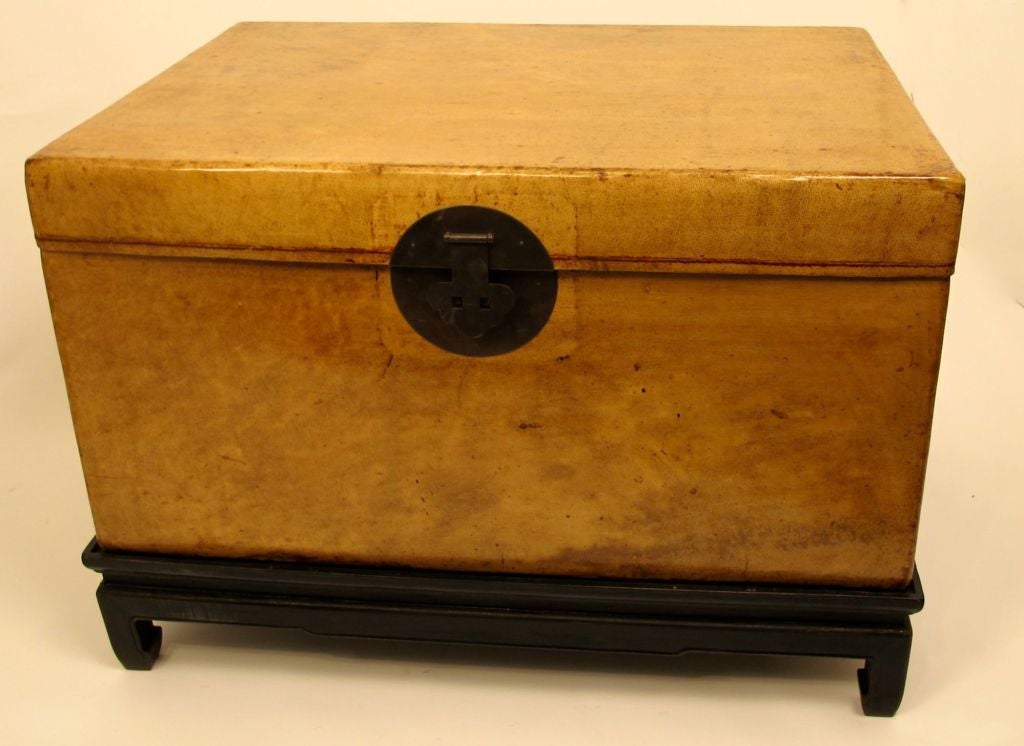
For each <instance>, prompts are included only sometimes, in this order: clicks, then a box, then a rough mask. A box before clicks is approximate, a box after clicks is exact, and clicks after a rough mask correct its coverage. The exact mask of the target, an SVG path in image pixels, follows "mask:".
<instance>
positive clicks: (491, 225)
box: [390, 206, 558, 356]
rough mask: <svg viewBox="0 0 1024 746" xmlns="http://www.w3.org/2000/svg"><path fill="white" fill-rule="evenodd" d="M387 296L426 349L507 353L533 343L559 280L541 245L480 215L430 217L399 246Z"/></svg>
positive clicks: (482, 210)
mask: <svg viewBox="0 0 1024 746" xmlns="http://www.w3.org/2000/svg"><path fill="white" fill-rule="evenodd" d="M390 267H391V289H392V293H393V294H394V297H395V302H396V303H397V305H398V308H399V310H400V311H401V312H402V315H403V316H404V317H405V319H406V320H407V321H408V322H409V325H410V326H412V328H413V329H415V330H416V331H417V332H418V333H419V334H420V335H421V336H423V337H424V338H425V339H427V340H428V341H430V342H432V343H433V344H435V345H437V346H438V347H441V348H442V349H445V350H448V351H449V352H455V353H458V354H461V355H473V356H487V355H500V354H502V353H505V352H511V351H512V350H514V349H517V348H518V347H521V346H522V345H524V344H526V343H527V342H529V341H530V340H531V339H533V338H534V337H535V336H536V335H537V334H538V333H540V331H541V329H543V328H544V325H545V324H546V323H547V321H548V318H549V317H550V316H551V312H552V310H553V309H554V306H555V299H556V296H557V293H558V276H557V274H556V273H555V270H554V265H553V264H552V262H551V257H550V256H548V253H547V250H546V249H545V248H544V246H543V244H541V242H540V240H539V239H538V238H537V237H536V236H535V235H534V234H533V233H532V232H531V231H530V230H529V229H528V228H527V227H526V226H524V225H523V224H522V223H520V222H519V221H518V220H516V219H515V218H513V217H512V216H510V215H506V214H505V213H503V212H501V211H499V210H494V209H491V208H487V207H477V206H460V207H449V208H445V209H443V210H438V211H437V212H433V213H430V214H429V215H426V216H424V217H422V218H420V219H419V220H417V221H416V222H415V223H413V225H412V226H410V228H409V229H408V230H407V231H406V232H405V234H404V235H403V236H402V237H401V239H399V241H398V244H397V245H396V246H395V250H394V252H393V253H392V256H391V262H390Z"/></svg>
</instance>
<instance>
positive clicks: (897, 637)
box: [82, 539, 924, 715]
mask: <svg viewBox="0 0 1024 746" xmlns="http://www.w3.org/2000/svg"><path fill="white" fill-rule="evenodd" d="M82 561H83V563H84V564H85V566H86V567H88V568H90V569H92V570H95V571H97V572H100V573H102V574H103V581H102V582H101V583H100V585H99V588H98V589H97V591H96V596H97V598H98V600H99V605H100V612H101V613H102V615H103V621H104V623H105V624H106V628H107V634H108V635H109V637H110V643H111V645H112V646H113V648H114V653H115V655H117V658H118V660H120V661H121V663H122V665H124V667H125V668H129V669H134V670H147V669H149V668H152V666H153V663H154V662H155V660H156V658H157V656H158V655H159V652H160V642H161V639H162V632H161V629H160V627H157V626H155V625H154V624H153V621H154V620H164V621H176V622H180V621H190V622H195V621H201V622H217V623H222V624H247V625H257V626H266V627H289V628H297V629H303V630H306V631H307V632H311V633H314V634H324V635H341V636H347V637H373V638H385V639H400V640H423V641H432V642H445V643H475V644H491V645H518V646H529V647H546V648H563V649H574V650H599V651H613V652H622V653H662V654H679V653H685V652H689V651H715V652H735V653H764V654H782V655H818V656H831V657H837V658H862V659H864V660H865V662H866V663H865V666H864V668H862V669H860V670H859V671H858V678H859V682H860V692H861V702H862V705H863V708H864V713H865V714H866V715H893V714H895V712H896V710H897V709H898V708H899V705H900V700H901V699H902V697H903V688H904V684H905V681H906V675H907V664H908V661H909V658H910V644H911V635H912V633H911V627H910V619H909V615H910V614H913V613H915V612H917V611H920V610H921V608H922V607H923V606H924V594H923V592H922V590H921V583H920V580H919V578H918V576H917V572H916V570H915V573H914V579H913V581H912V582H911V584H910V586H909V587H908V588H907V589H905V590H902V591H864V590H851V589H842V588H814V587H798V586H763V585H745V584H712V583H673V582H663V581H654V582H651V581H631V580H595V579H585V578H565V577H544V576H527V575H498V574H480V573H456V572H434V571H424V570H400V569H388V568H373V567H353V566H340V565H324V564H312V563H299V562H285V561H250V560H226V559H206V558H193V557H175V556H163V555H155V554H133V553H125V552H108V551H105V550H103V549H102V548H100V546H99V545H98V544H97V543H96V540H95V539H94V540H93V541H91V542H90V543H89V545H88V546H87V547H86V549H85V551H84V553H83V555H82Z"/></svg>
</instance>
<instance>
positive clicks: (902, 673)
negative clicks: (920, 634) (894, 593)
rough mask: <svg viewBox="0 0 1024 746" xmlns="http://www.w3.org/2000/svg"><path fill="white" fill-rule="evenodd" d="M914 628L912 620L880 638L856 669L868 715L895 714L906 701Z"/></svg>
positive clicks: (889, 715)
mask: <svg viewBox="0 0 1024 746" xmlns="http://www.w3.org/2000/svg"><path fill="white" fill-rule="evenodd" d="M912 638H913V631H912V630H911V628H910V620H909V619H908V620H907V622H906V626H905V628H904V630H903V631H902V633H901V634H899V635H897V636H894V637H890V638H888V639H886V640H884V641H881V642H880V643H879V645H878V647H877V649H876V650H875V652H874V654H873V655H870V656H868V657H867V662H866V665H865V666H864V668H862V669H860V670H859V671H857V681H858V682H859V683H860V701H861V707H863V709H864V714H865V715H875V716H878V717H892V716H893V715H895V714H896V710H898V709H899V706H900V702H901V701H902V700H903V689H904V687H905V686H906V683H907V667H908V665H909V663H910V644H911V640H912Z"/></svg>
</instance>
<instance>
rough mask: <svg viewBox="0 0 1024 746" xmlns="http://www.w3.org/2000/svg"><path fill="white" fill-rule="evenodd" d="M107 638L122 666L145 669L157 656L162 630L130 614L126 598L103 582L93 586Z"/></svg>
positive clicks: (130, 668) (130, 610)
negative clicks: (95, 586)
mask: <svg viewBox="0 0 1024 746" xmlns="http://www.w3.org/2000/svg"><path fill="white" fill-rule="evenodd" d="M96 600H97V601H99V605H100V614H101V615H102V616H103V624H104V625H105V626H106V628H107V637H108V638H109V639H110V646H111V647H112V648H113V649H114V655H116V656H117V659H118V660H119V661H121V665H122V666H124V667H125V668H127V669H129V670H131V671H148V670H149V669H151V668H152V667H153V663H155V662H156V659H157V656H159V655H160V643H161V642H162V641H163V631H162V630H161V629H160V628H159V627H157V626H156V625H155V624H153V622H152V621H151V620H149V619H144V618H139V615H138V614H136V613H133V610H132V609H131V606H130V603H129V602H128V599H125V598H123V597H121V596H120V595H119V594H118V593H117V591H116V590H112V589H111V588H110V586H108V585H107V584H106V583H100V587H99V588H97V589H96Z"/></svg>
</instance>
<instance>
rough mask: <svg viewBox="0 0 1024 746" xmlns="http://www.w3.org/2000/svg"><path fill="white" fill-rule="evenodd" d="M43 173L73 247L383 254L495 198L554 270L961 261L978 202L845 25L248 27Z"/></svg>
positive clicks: (93, 123) (82, 139)
mask: <svg viewBox="0 0 1024 746" xmlns="http://www.w3.org/2000/svg"><path fill="white" fill-rule="evenodd" d="M27 179H28V187H29V197H30V202H31V206H32V213H33V220H34V223H35V228H36V234H37V237H38V238H39V239H41V240H45V241H47V242H48V243H52V242H62V243H63V250H76V249H79V250H81V249H82V247H81V246H80V245H79V244H78V242H81V241H84V242H86V243H87V244H88V243H90V242H91V243H92V244H95V243H97V242H98V243H102V244H108V245H109V244H124V245H127V246H130V247H133V250H136V251H139V250H141V251H145V252H149V253H157V254H159V253H165V251H169V252H170V253H176V252H181V251H183V250H184V251H187V252H190V253H193V254H196V253H198V254H202V253H203V252H205V251H211V252H214V253H217V252H220V253H223V252H224V251H232V252H233V253H234V254H235V255H241V256H259V257H261V258H265V259H266V258H275V256H276V255H279V254H281V253H285V252H288V251H293V250H294V251H298V252H300V253H302V254H309V253H316V254H318V255H320V256H322V257H325V258H326V259H328V260H330V261H338V262H353V263H360V264H363V263H366V264H379V263H382V262H385V261H386V253H387V252H388V251H390V250H391V248H392V247H393V246H394V244H395V242H396V240H397V239H398V237H399V236H400V235H401V233H402V232H403V231H404V230H405V228H406V227H407V226H408V225H410V224H411V223H412V222H414V221H415V219H416V218H418V217H419V216H421V215H423V214H424V213H426V212H429V211H431V210H433V209H436V208H437V207H440V206H444V205H453V204H482V205H488V206H492V207H497V208H499V209H503V210H505V211H506V212H510V213H512V214H514V215H515V216H516V217H517V218H519V219H520V220H522V221H523V222H524V223H526V224H527V225H528V226H530V227H531V228H532V229H533V230H534V232H536V233H537V234H538V236H539V237H540V238H541V240H542V241H543V242H544V243H545V245H546V246H547V247H548V249H549V251H550V252H551V253H552V254H553V255H554V257H555V261H556V266H558V267H559V268H560V269H615V268H618V269H624V270H636V269H640V270H648V271H673V272H707V271H717V268H718V267H724V268H725V271H738V269H737V267H742V266H744V265H750V266H753V267H754V268H755V269H754V271H758V272H764V271H771V272H773V273H775V274H779V273H782V274H789V273H792V274H823V273H827V274H839V275H857V274H862V275H871V274H876V275H877V274H880V273H881V272H882V271H883V270H880V269H879V268H887V267H891V268H892V269H893V272H892V273H893V274H902V275H907V274H917V275H944V274H949V273H950V272H951V271H952V265H953V262H954V258H955V253H956V242H957V236H958V231H959V223H960V213H961V203H962V195H963V179H962V177H961V176H960V175H959V173H958V172H957V171H956V169H955V168H954V167H953V165H952V164H951V163H950V161H949V159H948V158H947V156H946V155H945V153H944V152H943V150H942V148H941V147H940V146H939V145H938V143H937V142H936V141H935V139H934V138H933V137H932V135H931V134H930V133H929V131H928V129H927V127H926V126H925V125H924V123H923V121H922V120H921V118H920V117H919V115H918V114H917V112H916V111H915V110H914V107H913V105H912V104H911V102H910V100H909V99H908V98H907V96H906V95H905V93H904V92H903V90H902V89H901V88H900V86H899V83H898V82H897V80H896V78H895V77H894V76H893V74H892V72H891V71H890V70H889V68H888V67H887V65H886V64H885V62H884V61H883V60H882V58H881V57H880V55H879V54H878V52H877V50H876V49H875V47H874V45H873V43H872V42H871V40H870V38H869V37H868V36H867V34H866V33H865V32H863V31H861V30H858V29H842V28H840V29H810V28H775V29H764V28H714V27H623V26H594V27H558V26H511V27H510V26H484V25H448V26H442V25H423V24H400V25H376V24H280V23H272V24H241V25H239V26H236V27H234V28H232V29H231V30H230V31H228V32H227V33H225V34H224V35H223V36H221V37H219V38H218V39H216V40H215V41H213V42H211V43H210V44H209V45H207V46H206V47H204V48H203V49H201V50H199V51H198V52H196V53H195V54H193V55H191V56H190V57H188V58H187V59H185V60H184V61H183V62H181V63H180V64H178V65H177V66H175V67H173V68H172V69H171V70H169V71H168V72H166V73H164V74H163V75H161V76H159V77H157V78H156V79H155V80H153V81H151V82H150V83H148V84H146V85H145V86H143V87H142V88H140V89H138V90H137V91H135V92H134V93H132V94H130V95H129V96H127V97H126V98H124V99H122V100H121V101H119V102H118V103H116V104H114V105H113V106H112V107H110V108H109V109H108V110H106V111H105V112H103V113H101V114H99V115H98V116H96V117H95V118H93V119H91V120H90V121H88V122H86V123H85V124H84V125H82V126H81V127H79V128H77V129H75V130H73V131H72V132H70V133H68V134H67V135H65V136H64V137H62V138H60V139H59V140H57V141H56V142H54V143H53V144H51V145H50V146H48V147H46V148H44V149H43V150H42V151H41V152H40V153H38V154H37V155H36V156H34V157H33V159H31V160H30V162H29V163H28V167H27ZM165 247H170V248H169V249H167V248H165ZM84 250H94V247H93V246H86V247H85V249H84Z"/></svg>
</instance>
